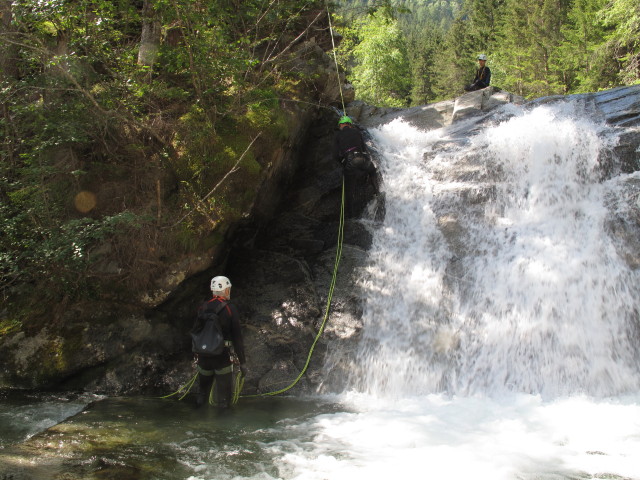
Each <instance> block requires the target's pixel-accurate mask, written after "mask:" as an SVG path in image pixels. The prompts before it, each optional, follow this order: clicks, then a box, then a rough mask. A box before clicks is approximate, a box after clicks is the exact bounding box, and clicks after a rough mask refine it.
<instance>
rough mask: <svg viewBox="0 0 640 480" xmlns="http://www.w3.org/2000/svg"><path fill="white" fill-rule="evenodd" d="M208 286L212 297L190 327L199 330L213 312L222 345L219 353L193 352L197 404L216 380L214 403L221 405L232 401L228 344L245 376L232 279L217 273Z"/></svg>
mask: <svg viewBox="0 0 640 480" xmlns="http://www.w3.org/2000/svg"><path fill="white" fill-rule="evenodd" d="M210 288H211V295H212V298H211V299H209V300H207V301H206V302H204V303H203V304H202V305H201V306H200V308H199V309H198V315H197V318H196V322H195V324H194V326H193V328H192V329H191V331H192V332H194V333H195V332H198V331H200V330H202V328H204V324H205V322H206V321H207V320H208V319H210V318H211V314H212V313H215V314H216V315H217V319H218V322H219V325H220V330H221V332H222V335H223V337H224V340H225V342H224V343H225V346H224V349H223V351H222V353H220V354H219V355H203V354H196V357H197V364H198V382H199V387H200V390H199V393H198V394H197V397H196V402H197V404H198V406H200V405H202V404H204V403H205V402H207V401H208V399H209V395H210V394H211V389H212V386H213V381H214V380H215V383H216V388H215V390H216V391H215V397H214V398H215V404H216V405H217V406H218V407H220V408H227V407H229V406H230V405H231V398H232V394H233V369H232V363H233V362H232V358H231V355H232V352H231V350H230V348H231V347H233V350H234V353H235V355H236V356H237V357H238V361H239V362H240V371H241V373H242V375H245V376H246V374H247V369H246V367H245V363H246V358H245V353H244V342H243V339H242V330H241V325H240V317H239V314H238V310H237V308H236V306H235V305H233V304H232V303H231V281H230V280H229V279H228V278H227V277H224V276H216V277H213V278H212V279H211V284H210Z"/></svg>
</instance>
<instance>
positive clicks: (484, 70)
mask: <svg viewBox="0 0 640 480" xmlns="http://www.w3.org/2000/svg"><path fill="white" fill-rule="evenodd" d="M490 83H491V69H490V68H489V67H487V56H486V55H485V54H484V53H483V54H480V55H478V70H476V76H475V77H474V79H473V83H472V84H471V85H467V86H466V87H464V89H465V91H467V92H473V91H475V90H480V89H483V88H487V87H488V86H489V84H490Z"/></svg>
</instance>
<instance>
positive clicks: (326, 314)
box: [240, 177, 344, 398]
mask: <svg viewBox="0 0 640 480" xmlns="http://www.w3.org/2000/svg"><path fill="white" fill-rule="evenodd" d="M343 240H344V177H343V179H342V202H341V205H340V224H339V227H338V246H337V248H336V259H335V262H334V265H333V278H332V279H331V285H330V286H329V295H328V296H327V305H326V307H325V311H324V318H323V319H322V324H321V325H320V329H319V330H318V333H317V334H316V338H315V339H314V340H313V343H312V344H311V349H310V350H309V354H308V355H307V361H306V362H305V364H304V367H302V370H301V371H300V374H299V375H298V376H297V377H296V379H295V380H294V381H293V382H291V384H290V385H288V386H286V387H285V388H282V389H280V390H276V391H274V392H266V393H258V394H255V395H241V396H240V398H251V397H265V396H273V395H280V394H281V393H284V392H286V391H287V390H290V389H292V388H293V387H294V386H295V385H296V384H297V383H298V382H299V381H300V379H301V378H302V376H303V375H304V374H305V373H306V371H307V368H308V367H309V363H310V362H311V356H312V355H313V350H314V349H315V347H316V344H317V343H318V340H320V336H321V335H322V332H324V327H325V325H326V324H327V320H328V319H329V311H330V309H331V300H332V299H333V291H334V289H335V286H336V279H337V278H338V266H339V265H340V258H341V257H342V243H343Z"/></svg>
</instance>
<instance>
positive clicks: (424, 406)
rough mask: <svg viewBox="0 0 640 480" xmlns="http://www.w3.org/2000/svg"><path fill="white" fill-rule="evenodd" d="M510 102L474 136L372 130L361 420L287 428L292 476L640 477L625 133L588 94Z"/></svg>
mask: <svg viewBox="0 0 640 480" xmlns="http://www.w3.org/2000/svg"><path fill="white" fill-rule="evenodd" d="M507 108H508V109H509V110H505V120H504V121H503V122H501V123H500V124H498V125H495V126H493V127H492V128H488V129H486V130H481V131H478V132H477V134H476V135H474V136H473V137H472V138H470V139H469V140H468V141H467V142H466V144H465V145H464V147H460V146H456V145H455V144H453V142H449V139H448V138H447V136H448V135H449V133H448V132H447V131H445V130H438V131H431V132H423V131H420V130H418V129H416V128H414V127H412V126H411V125H409V124H407V123H406V122H403V121H402V120H395V121H393V122H392V123H390V124H388V125H385V126H383V127H381V128H379V129H376V130H374V131H372V132H371V133H372V135H373V137H374V140H375V143H376V145H377V147H378V149H379V150H380V152H381V154H382V159H381V163H382V165H381V168H382V171H383V176H384V179H385V183H384V190H385V194H386V212H387V213H386V218H385V220H384V223H383V225H382V226H381V227H380V228H378V229H377V230H376V231H375V233H374V242H373V246H372V249H371V251H370V260H371V261H370V264H369V265H368V267H367V270H366V272H365V274H364V275H363V278H362V286H363V290H364V291H365V292H366V293H365V298H364V304H365V308H364V327H363V333H362V339H361V341H360V344H359V350H358V354H357V358H355V359H354V365H355V366H356V367H355V368H354V369H353V375H352V378H351V383H350V384H351V386H352V391H351V393H348V394H345V395H343V396H342V397H341V398H340V400H341V401H342V402H344V403H345V404H346V405H348V406H349V409H350V410H352V413H335V414H325V415H321V416H318V417H315V418H313V419H311V420H309V421H307V422H304V423H302V424H300V425H297V426H295V427H291V426H288V427H287V428H292V429H293V430H294V431H295V435H294V436H296V437H297V438H298V441H296V442H291V441H286V442H279V441H276V442H273V443H270V444H269V445H268V448H269V449H271V451H272V454H273V455H274V456H275V457H278V458H279V460H278V461H277V462H276V463H277V464H278V465H279V472H280V477H281V478H295V479H332V480H334V479H368V480H371V479H386V478H389V477H391V478H407V479H418V478H442V479H460V480H462V479H465V480H467V479H491V480H498V479H505V480H507V479H569V478H571V479H575V478H580V479H582V478H616V479H640V453H639V452H640V394H639V392H640V373H639V370H640V366H639V356H638V353H637V351H638V338H637V334H638V298H640V282H639V278H638V273H637V272H634V271H632V270H631V269H630V268H629V267H628V265H626V264H625V262H624V261H623V260H622V259H621V258H620V256H619V254H618V253H617V251H616V247H615V245H614V240H613V239H612V238H611V235H610V234H609V233H608V230H607V228H606V220H607V218H608V216H609V215H610V211H609V207H608V206H607V205H609V206H610V205H614V206H616V205H617V207H616V208H617V209H618V210H621V209H624V207H623V206H622V205H623V203H624V202H622V201H620V200H621V199H620V198H618V197H619V196H620V195H622V193H621V188H620V184H621V182H622V181H623V180H624V177H623V176H616V175H614V176H613V178H610V179H608V180H604V181H603V180H602V179H601V176H602V168H600V165H599V162H600V161H601V159H602V158H603V156H602V152H603V151H606V150H608V149H610V148H611V147H612V146H614V145H615V143H616V141H617V140H616V138H615V135H614V134H613V133H612V132H611V131H610V130H609V129H608V128H607V127H606V126H605V125H603V124H601V123H598V122H597V121H593V120H591V119H589V118H588V115H586V114H585V113H584V112H581V111H580V109H581V107H580V105H579V104H577V103H568V104H562V105H555V106H540V107H537V108H535V109H533V110H531V111H525V110H517V109H516V107H513V106H510V107H507ZM507 117H508V118H507ZM471 178H473V182H471V181H470V180H471ZM487 198H489V199H490V200H489V201H478V199H485V200H486V199H487ZM474 199H476V201H474ZM618 213H620V212H618ZM623 213H624V212H623ZM634 332H635V333H634ZM634 335H635V337H634ZM255 478H272V477H271V476H266V477H261V476H258V477H255Z"/></svg>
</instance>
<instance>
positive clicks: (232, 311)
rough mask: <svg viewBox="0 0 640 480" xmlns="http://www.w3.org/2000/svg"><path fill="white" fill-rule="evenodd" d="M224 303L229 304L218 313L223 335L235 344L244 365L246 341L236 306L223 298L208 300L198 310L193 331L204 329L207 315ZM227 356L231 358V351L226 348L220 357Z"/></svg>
mask: <svg viewBox="0 0 640 480" xmlns="http://www.w3.org/2000/svg"><path fill="white" fill-rule="evenodd" d="M222 302H226V303H227V304H226V305H225V306H224V307H223V308H222V310H220V312H219V313H218V318H219V320H220V328H221V330H222V335H223V336H224V339H225V340H227V341H231V342H232V343H233V349H234V351H235V352H236V355H237V356H238V360H239V361H240V364H244V363H245V361H246V358H245V353H244V341H243V339H242V327H241V325H240V316H239V314H238V309H237V308H236V306H235V305H233V304H232V303H231V302H230V301H229V300H226V299H225V298H223V297H213V298H212V299H211V300H208V301H206V302H205V303H203V304H202V305H200V308H198V316H197V317H196V321H195V323H194V325H193V328H192V329H191V331H192V332H198V331H200V330H201V329H202V328H203V327H204V323H205V322H206V321H207V313H208V312H214V313H215V312H216V311H217V310H218V308H220V304H221V303H222ZM225 355H226V356H227V357H228V356H229V351H228V349H226V348H225V351H224V352H223V353H222V354H221V355H220V356H221V357H222V356H225Z"/></svg>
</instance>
